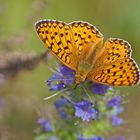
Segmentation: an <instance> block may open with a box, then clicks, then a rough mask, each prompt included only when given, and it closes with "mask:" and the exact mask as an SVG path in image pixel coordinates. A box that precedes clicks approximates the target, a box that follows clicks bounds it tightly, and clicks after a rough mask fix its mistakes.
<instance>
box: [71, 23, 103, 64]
mask: <svg viewBox="0 0 140 140" xmlns="http://www.w3.org/2000/svg"><path fill="white" fill-rule="evenodd" d="M69 26H70V27H71V29H72V33H73V38H74V42H75V46H76V48H77V54H78V59H79V61H84V60H85V61H87V60H86V57H87V56H88V55H89V54H90V53H91V52H92V51H94V49H95V47H96V45H97V44H98V43H100V42H102V40H103V36H102V34H101V33H100V32H99V31H98V29H96V27H94V26H93V25H91V24H89V23H87V22H78V21H76V22H72V23H70V24H69ZM92 59H93V58H92Z"/></svg>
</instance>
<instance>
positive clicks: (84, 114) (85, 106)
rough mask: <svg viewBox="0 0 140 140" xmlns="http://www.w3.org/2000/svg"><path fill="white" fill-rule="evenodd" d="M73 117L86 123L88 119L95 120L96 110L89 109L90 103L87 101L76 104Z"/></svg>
mask: <svg viewBox="0 0 140 140" xmlns="http://www.w3.org/2000/svg"><path fill="white" fill-rule="evenodd" d="M74 107H75V110H76V111H75V116H76V117H79V118H81V119H82V120H83V121H86V122H88V121H89V120H90V119H96V110H95V109H94V108H92V107H91V103H90V102H89V101H88V100H84V101H82V102H79V103H76V104H75V105H74Z"/></svg>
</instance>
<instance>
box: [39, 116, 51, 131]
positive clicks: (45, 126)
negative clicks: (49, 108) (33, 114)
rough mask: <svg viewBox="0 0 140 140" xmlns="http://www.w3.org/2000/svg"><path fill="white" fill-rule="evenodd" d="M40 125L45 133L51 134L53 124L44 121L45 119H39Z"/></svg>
mask: <svg viewBox="0 0 140 140" xmlns="http://www.w3.org/2000/svg"><path fill="white" fill-rule="evenodd" d="M37 122H38V124H39V125H41V127H42V130H43V131H45V132H49V131H52V130H53V129H52V126H51V124H50V123H49V122H48V120H46V119H44V118H39V119H38V120H37Z"/></svg>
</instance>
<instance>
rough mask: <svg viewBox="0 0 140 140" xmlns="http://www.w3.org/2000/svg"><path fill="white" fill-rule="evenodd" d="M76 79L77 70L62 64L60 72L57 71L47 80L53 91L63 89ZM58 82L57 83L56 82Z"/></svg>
mask: <svg viewBox="0 0 140 140" xmlns="http://www.w3.org/2000/svg"><path fill="white" fill-rule="evenodd" d="M74 81H75V71H74V70H71V69H70V68H68V67H66V66H65V65H62V66H61V67H60V69H59V70H58V72H55V73H54V75H53V76H52V77H50V78H49V79H48V81H47V85H48V86H49V87H50V90H51V91H56V90H61V89H64V88H66V86H68V85H70V84H73V83H74ZM55 82H56V84H54V83H55Z"/></svg>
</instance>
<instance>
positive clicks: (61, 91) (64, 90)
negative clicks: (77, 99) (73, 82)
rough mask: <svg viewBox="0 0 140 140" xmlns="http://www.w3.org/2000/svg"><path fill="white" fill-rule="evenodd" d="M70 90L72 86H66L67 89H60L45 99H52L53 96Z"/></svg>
mask: <svg viewBox="0 0 140 140" xmlns="http://www.w3.org/2000/svg"><path fill="white" fill-rule="evenodd" d="M69 90H70V88H65V89H63V90H60V91H58V92H56V93H54V94H53V95H50V96H48V97H45V98H44V100H45V101H46V100H49V99H51V98H53V97H55V96H58V95H59V94H61V93H63V92H66V91H69Z"/></svg>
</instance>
